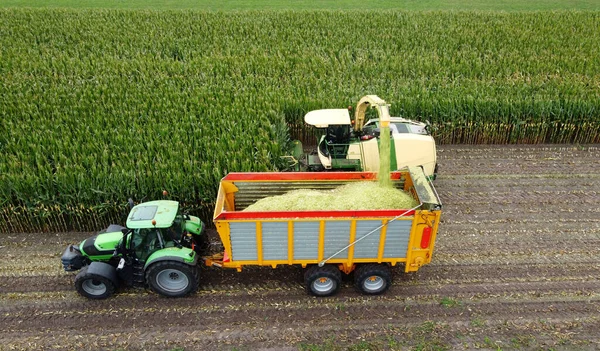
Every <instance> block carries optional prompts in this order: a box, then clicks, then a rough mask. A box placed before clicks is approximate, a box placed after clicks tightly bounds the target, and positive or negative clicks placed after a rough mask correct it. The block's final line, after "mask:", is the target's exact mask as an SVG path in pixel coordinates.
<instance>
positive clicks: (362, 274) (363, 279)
mask: <svg viewBox="0 0 600 351" xmlns="http://www.w3.org/2000/svg"><path fill="white" fill-rule="evenodd" d="M391 285H392V274H391V272H390V269H389V267H388V266H387V265H383V264H365V265H361V266H359V267H358V268H356V270H355V271H354V287H355V288H356V290H358V291H359V292H360V293H362V294H366V295H379V294H383V293H384V292H386V291H387V290H388V289H389V288H390V286H391Z"/></svg>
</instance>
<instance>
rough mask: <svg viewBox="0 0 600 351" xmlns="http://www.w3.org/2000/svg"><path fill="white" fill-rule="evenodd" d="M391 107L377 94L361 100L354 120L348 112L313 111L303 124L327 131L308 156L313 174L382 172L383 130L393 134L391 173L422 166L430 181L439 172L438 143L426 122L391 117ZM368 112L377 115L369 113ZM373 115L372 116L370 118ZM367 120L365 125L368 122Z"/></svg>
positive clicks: (308, 162) (306, 161)
mask: <svg viewBox="0 0 600 351" xmlns="http://www.w3.org/2000/svg"><path fill="white" fill-rule="evenodd" d="M389 106H390V105H389V104H387V103H386V102H385V101H384V100H383V99H381V98H379V97H378V96H376V95H367V96H364V97H363V98H361V99H360V101H359V102H358V104H357V106H356V109H355V112H354V120H351V118H350V113H349V110H348V109H323V110H315V111H310V112H308V113H307V114H306V115H305V116H304V121H305V122H306V123H307V124H309V125H312V126H314V127H316V128H320V129H323V130H324V132H323V133H322V135H321V136H320V137H319V140H318V143H317V149H316V151H315V152H313V153H311V154H309V155H307V156H306V159H305V163H306V166H307V168H308V170H310V171H324V170H333V171H341V170H348V171H372V172H377V171H378V170H379V161H380V160H379V133H380V128H382V127H388V126H389V128H390V132H391V138H390V139H391V150H390V151H391V152H390V157H391V159H390V165H391V169H392V170H398V169H401V168H404V167H409V166H421V167H423V169H424V171H425V174H426V175H427V176H428V177H430V178H431V179H433V178H435V174H436V172H437V169H436V166H437V158H436V147H435V140H434V139H433V137H432V136H431V134H430V133H429V129H428V128H427V125H426V124H425V123H421V122H417V121H412V120H409V119H404V118H400V117H391V116H390V112H389ZM369 109H372V110H374V111H375V112H376V116H372V115H370V116H369V114H368V112H369ZM371 116H372V117H371ZM368 117H369V118H368ZM367 118H368V121H367V122H366V123H365V120H367Z"/></svg>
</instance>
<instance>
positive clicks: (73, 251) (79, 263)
mask: <svg viewBox="0 0 600 351" xmlns="http://www.w3.org/2000/svg"><path fill="white" fill-rule="evenodd" d="M61 261H62V264H63V268H64V269H65V271H66V272H72V271H77V270H80V269H81V267H83V266H84V265H85V264H86V258H85V257H84V256H83V255H82V254H81V252H80V251H79V248H78V247H77V246H74V245H69V246H68V247H67V249H66V250H65V252H64V253H63V255H62V257H61Z"/></svg>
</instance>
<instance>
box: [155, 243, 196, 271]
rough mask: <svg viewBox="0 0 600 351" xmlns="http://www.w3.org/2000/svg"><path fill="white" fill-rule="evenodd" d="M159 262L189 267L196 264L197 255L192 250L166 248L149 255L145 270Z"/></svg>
mask: <svg viewBox="0 0 600 351" xmlns="http://www.w3.org/2000/svg"><path fill="white" fill-rule="evenodd" d="M159 261H177V262H182V263H185V264H187V265H190V266H195V265H196V264H197V263H198V255H197V254H196V252H194V250H192V249H190V248H187V247H182V248H178V247H167V248H165V249H161V250H158V251H156V252H155V253H153V254H152V255H150V257H148V259H147V260H146V264H144V270H146V269H147V268H148V267H149V266H150V265H151V264H153V263H155V262H159Z"/></svg>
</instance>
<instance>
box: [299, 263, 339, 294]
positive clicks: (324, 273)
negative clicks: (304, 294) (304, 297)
mask: <svg viewBox="0 0 600 351" xmlns="http://www.w3.org/2000/svg"><path fill="white" fill-rule="evenodd" d="M341 282H342V274H341V273H340V270H339V269H338V268H337V267H335V266H332V265H325V266H323V267H319V266H312V267H310V268H309V269H308V270H307V271H306V273H305V274H304V283H305V285H306V290H307V291H308V293H309V294H311V295H314V296H331V295H334V294H335V293H337V292H338V290H339V289H340V284H341Z"/></svg>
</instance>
